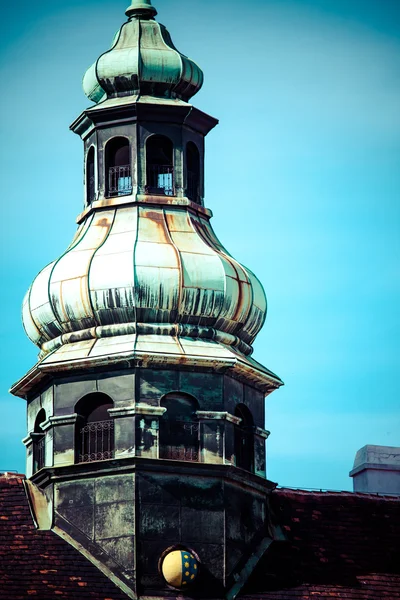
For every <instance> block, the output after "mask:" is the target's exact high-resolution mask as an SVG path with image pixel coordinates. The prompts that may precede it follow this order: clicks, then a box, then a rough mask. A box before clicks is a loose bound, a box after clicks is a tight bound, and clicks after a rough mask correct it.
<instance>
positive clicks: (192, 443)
mask: <svg viewBox="0 0 400 600" xmlns="http://www.w3.org/2000/svg"><path fill="white" fill-rule="evenodd" d="M199 433H200V425H199V423H198V422H193V421H164V422H163V421H161V423H160V458H168V459H169V460H186V461H192V462H198V460H199V446H200V440H199Z"/></svg>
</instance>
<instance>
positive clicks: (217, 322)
mask: <svg viewBox="0 0 400 600" xmlns="http://www.w3.org/2000/svg"><path fill="white" fill-rule="evenodd" d="M205 212H206V211H205V209H203V212H197V213H194V212H193V213H192V212H191V211H188V210H182V208H181V207H173V206H171V207H155V206H153V207H147V206H140V205H126V206H116V207H110V208H107V209H103V210H97V211H95V212H93V213H92V214H91V215H89V216H88V217H87V218H86V220H85V221H84V223H83V224H82V225H81V226H80V228H79V229H78V232H77V235H76V237H75V239H74V241H73V243H72V244H71V245H70V247H69V248H68V249H67V251H66V252H65V253H64V254H63V255H62V256H61V257H60V258H59V259H58V260H56V261H54V262H52V263H51V264H49V265H48V266H47V267H45V269H43V270H42V271H41V272H40V273H39V275H38V276H37V277H36V279H35V280H34V282H33V284H32V285H31V287H30V289H29V291H28V293H27V295H26V297H25V300H24V304H23V322H24V326H25V330H26V332H27V334H28V336H29V337H30V339H31V340H32V341H33V342H34V343H35V344H37V345H38V346H39V347H40V349H41V357H42V358H43V357H44V356H45V355H46V354H48V353H50V352H52V351H54V350H56V349H57V348H60V347H61V346H63V347H64V350H63V351H64V352H66V353H68V352H71V350H72V349H73V348H76V346H75V344H76V343H78V342H82V343H83V341H85V343H83V346H81V348H84V350H85V352H87V355H89V354H90V355H91V356H93V354H95V355H97V356H100V355H102V354H104V355H108V354H109V352H110V348H109V344H111V343H114V344H119V343H126V344H127V348H126V350H127V351H128V348H129V349H130V350H131V351H133V350H135V352H138V351H139V350H140V349H141V348H142V346H143V348H142V349H144V350H143V351H145V350H146V349H147V350H149V349H150V346H151V347H152V348H153V349H155V350H156V351H157V352H162V351H163V350H165V352H167V353H168V352H173V350H172V349H171V348H170V349H168V347H167V345H165V346H163V344H175V346H178V348H179V349H180V350H179V351H180V352H182V344H183V345H184V344H185V343H186V342H187V339H191V340H193V339H195V340H200V339H203V340H205V341H209V342H211V341H213V342H214V343H215V342H219V343H221V344H223V345H224V346H225V347H231V348H233V349H235V350H237V351H238V352H239V353H240V354H242V355H250V354H251V352H252V347H251V344H252V342H253V340H254V338H255V336H256V335H257V333H258V332H259V331H260V329H261V327H262V326H263V323H264V320H265V316H266V310H267V303H266V297H265V293H264V290H263V288H262V285H261V284H260V282H259V281H258V279H257V278H256V277H255V276H254V275H253V273H252V272H251V271H250V270H248V269H247V268H245V267H243V266H242V265H240V264H239V263H238V262H237V261H236V260H235V259H234V258H232V257H231V256H230V255H229V254H228V253H227V252H226V250H225V249H224V248H223V247H222V246H221V244H220V242H219V241H218V240H217V238H216V236H215V234H214V232H213V230H212V228H211V226H210V223H209V218H208V217H207V216H206V215H205V214H204V213H205ZM110 338H114V339H113V340H111V339H110ZM142 342H143V344H142ZM197 348H198V351H199V345H198V346H197ZM204 351H205V352H206V350H204ZM207 352H209V350H208V351H207ZM71 358H72V356H71Z"/></svg>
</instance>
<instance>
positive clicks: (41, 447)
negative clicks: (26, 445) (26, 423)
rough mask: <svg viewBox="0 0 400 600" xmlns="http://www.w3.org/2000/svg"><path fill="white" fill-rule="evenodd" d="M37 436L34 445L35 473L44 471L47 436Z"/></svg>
mask: <svg viewBox="0 0 400 600" xmlns="http://www.w3.org/2000/svg"><path fill="white" fill-rule="evenodd" d="M37 435H38V437H37V438H36V439H35V441H34V443H33V462H34V470H35V471H39V469H42V468H43V467H44V463H45V436H44V435H39V434H37Z"/></svg>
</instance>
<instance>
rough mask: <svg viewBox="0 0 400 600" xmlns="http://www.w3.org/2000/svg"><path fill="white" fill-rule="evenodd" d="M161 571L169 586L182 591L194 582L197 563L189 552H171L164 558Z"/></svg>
mask: <svg viewBox="0 0 400 600" xmlns="http://www.w3.org/2000/svg"><path fill="white" fill-rule="evenodd" d="M161 571H162V574H163V576H164V579H165V581H166V582H167V583H168V584H169V585H170V586H172V587H174V588H178V589H184V588H186V587H188V586H189V585H191V584H193V583H194V582H195V580H196V578H197V575H198V572H199V563H198V561H197V560H196V558H195V557H194V556H193V554H192V553H191V552H188V551H186V550H172V551H171V552H168V554H167V555H166V556H165V557H164V560H163V561H162V564H161Z"/></svg>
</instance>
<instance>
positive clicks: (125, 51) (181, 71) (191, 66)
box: [83, 0, 203, 103]
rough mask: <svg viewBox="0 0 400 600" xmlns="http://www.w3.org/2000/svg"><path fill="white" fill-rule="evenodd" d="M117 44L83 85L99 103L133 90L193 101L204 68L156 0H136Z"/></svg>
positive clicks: (148, 94) (200, 84)
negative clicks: (176, 39)
mask: <svg viewBox="0 0 400 600" xmlns="http://www.w3.org/2000/svg"><path fill="white" fill-rule="evenodd" d="M126 14H127V15H128V17H129V20H128V21H127V22H126V23H124V25H122V27H121V29H120V30H119V32H118V33H117V35H116V36H115V38H114V41H113V44H112V46H111V49H110V50H108V51H107V52H105V53H104V54H102V55H101V56H100V57H99V58H98V59H97V61H96V62H95V63H94V64H93V65H92V66H91V67H90V68H89V69H88V70H87V71H86V73H85V76H84V79H83V90H84V92H85V94H86V96H87V97H88V98H90V100H92V101H93V102H96V103H97V102H99V101H100V100H103V99H105V98H115V97H124V96H131V95H138V94H140V95H145V96H156V97H161V98H179V99H181V100H185V101H188V100H189V99H190V98H191V97H192V96H194V95H195V94H196V93H197V92H198V91H199V90H200V88H201V86H202V85H203V72H202V70H201V69H200V67H198V66H197V65H196V63H195V62H193V61H192V60H191V59H190V58H188V57H187V56H185V55H184V54H181V53H180V52H179V51H178V50H177V49H176V48H175V46H174V44H173V42H172V40H171V36H170V34H169V33H168V31H167V29H166V28H165V27H164V25H161V24H160V23H157V22H156V21H154V19H153V17H154V16H155V15H156V14H157V11H156V9H155V8H154V7H153V6H152V5H151V2H150V0H134V1H133V2H132V4H131V6H130V7H129V8H128V9H127V10H126Z"/></svg>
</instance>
